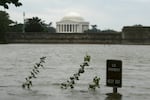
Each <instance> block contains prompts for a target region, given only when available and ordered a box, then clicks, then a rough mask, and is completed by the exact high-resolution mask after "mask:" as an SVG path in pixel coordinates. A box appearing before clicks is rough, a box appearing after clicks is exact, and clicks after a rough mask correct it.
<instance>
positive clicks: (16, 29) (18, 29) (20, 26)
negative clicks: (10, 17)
mask: <svg viewBox="0 0 150 100" xmlns="http://www.w3.org/2000/svg"><path fill="white" fill-rule="evenodd" d="M22 31H23V24H15V25H11V26H9V29H8V32H22Z"/></svg>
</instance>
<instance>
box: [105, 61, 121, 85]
mask: <svg viewBox="0 0 150 100" xmlns="http://www.w3.org/2000/svg"><path fill="white" fill-rule="evenodd" d="M106 74H107V75H106V78H107V79H106V85H107V86H110V87H122V61H121V60H107V71H106Z"/></svg>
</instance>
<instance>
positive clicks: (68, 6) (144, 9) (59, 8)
mask: <svg viewBox="0 0 150 100" xmlns="http://www.w3.org/2000/svg"><path fill="white" fill-rule="evenodd" d="M20 1H21V2H22V4H23V6H21V7H17V8H16V7H14V6H13V5H10V6H9V7H10V9H9V10H5V11H7V12H8V13H9V15H10V19H12V20H13V21H17V22H21V23H22V22H23V12H25V15H26V16H25V17H26V18H30V17H35V16H37V17H39V18H41V19H42V20H45V22H46V23H49V22H53V26H55V23H56V21H59V20H61V18H62V17H63V16H65V15H66V14H67V13H69V12H76V13H79V14H80V15H81V16H82V17H84V19H85V20H86V21H89V22H90V24H91V25H93V24H97V25H98V28H100V29H101V30H104V29H114V30H117V31H121V30H122V27H123V26H128V25H135V24H142V25H144V26H149V25H150V0H20ZM0 10H4V9H3V8H2V7H0Z"/></svg>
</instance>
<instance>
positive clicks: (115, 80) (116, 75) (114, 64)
mask: <svg viewBox="0 0 150 100" xmlns="http://www.w3.org/2000/svg"><path fill="white" fill-rule="evenodd" d="M45 59H46V57H41V58H40V62H39V63H35V65H34V67H33V69H32V70H31V71H30V75H29V76H27V77H26V78H25V82H24V83H23V84H22V88H24V89H25V88H27V89H30V88H31V86H32V85H33V84H32V79H34V78H37V75H38V73H39V72H40V68H44V66H43V64H44V63H45ZM90 60H91V57H90V56H89V55H86V56H85V57H84V62H83V63H82V64H81V65H80V68H79V69H78V72H76V73H74V74H73V75H72V76H71V77H69V79H68V80H67V81H66V82H63V83H61V84H60V85H61V88H64V89H67V88H69V87H70V88H71V89H73V88H74V85H75V84H76V81H77V80H79V79H80V76H81V74H83V73H84V72H85V68H86V67H87V66H89V63H90ZM99 82H100V77H97V76H95V77H94V78H93V82H92V83H91V84H89V89H94V90H95V89H96V87H97V88H100V85H99ZM106 86H108V87H113V93H117V88H121V87H122V61H121V60H113V59H109V60H107V61H106Z"/></svg>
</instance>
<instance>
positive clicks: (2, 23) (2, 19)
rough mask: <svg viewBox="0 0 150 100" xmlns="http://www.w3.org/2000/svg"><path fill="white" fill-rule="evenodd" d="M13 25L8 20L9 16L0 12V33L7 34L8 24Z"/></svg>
mask: <svg viewBox="0 0 150 100" xmlns="http://www.w3.org/2000/svg"><path fill="white" fill-rule="evenodd" d="M11 23H13V21H12V20H10V19H9V14H8V13H6V12H5V11H0V32H7V29H8V26H9V24H11Z"/></svg>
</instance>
